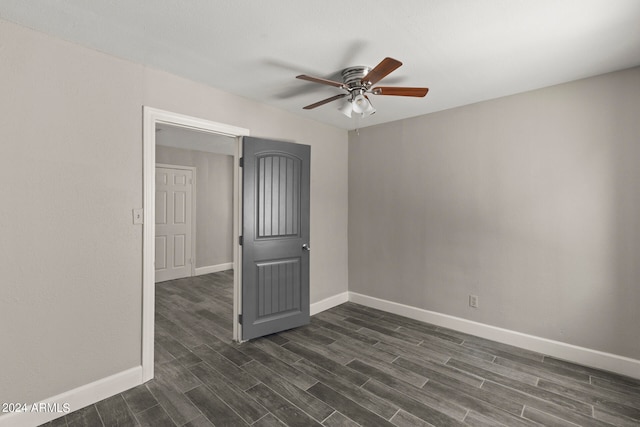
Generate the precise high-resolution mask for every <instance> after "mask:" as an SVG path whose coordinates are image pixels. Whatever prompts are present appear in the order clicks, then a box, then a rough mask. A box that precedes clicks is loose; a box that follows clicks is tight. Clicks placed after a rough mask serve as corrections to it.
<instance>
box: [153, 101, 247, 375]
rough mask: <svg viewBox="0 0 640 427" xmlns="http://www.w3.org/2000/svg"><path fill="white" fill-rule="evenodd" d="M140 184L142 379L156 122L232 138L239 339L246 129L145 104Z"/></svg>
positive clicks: (235, 334)
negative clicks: (241, 164) (242, 159)
mask: <svg viewBox="0 0 640 427" xmlns="http://www.w3.org/2000/svg"><path fill="white" fill-rule="evenodd" d="M142 111H143V113H142V116H143V128H142V131H143V132H142V185H143V208H144V224H143V226H142V227H143V228H142V229H143V232H142V381H143V382H146V381H149V380H151V379H152V378H153V371H154V366H153V352H154V348H153V345H154V344H153V341H154V340H153V338H154V322H155V269H154V267H153V263H154V251H155V245H154V237H155V170H156V150H155V148H156V130H155V129H156V124H159V123H164V124H168V125H172V126H180V127H183V128H187V129H193V130H197V131H201V132H210V133H217V134H221V135H226V136H230V137H233V138H236V150H235V154H234V161H233V162H234V180H233V210H234V212H233V238H234V241H235V242H236V244H235V245H234V248H235V249H234V251H233V265H234V275H233V339H234V340H236V341H240V337H241V336H242V331H241V330H240V327H241V326H240V324H239V323H238V315H239V313H240V304H241V301H240V296H241V292H240V284H241V283H242V277H241V274H242V272H241V269H240V268H239V266H240V265H241V256H242V252H241V248H240V246H239V245H238V244H237V243H238V238H239V236H240V232H241V230H240V227H241V226H242V222H241V218H240V215H241V214H242V209H241V205H240V203H241V197H240V189H241V188H242V181H241V179H242V174H241V169H240V167H239V158H240V157H241V156H242V144H241V143H240V138H241V137H243V136H249V135H250V132H249V129H245V128H241V127H237V126H231V125H227V124H224V123H218V122H213V121H210V120H205V119H200V118H196V117H191V116H186V115H184V114H179V113H173V112H170V111H164V110H159V109H157V108H152V107H148V106H143V108H142Z"/></svg>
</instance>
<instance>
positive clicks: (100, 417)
mask: <svg viewBox="0 0 640 427" xmlns="http://www.w3.org/2000/svg"><path fill="white" fill-rule="evenodd" d="M98 403H99V402H98ZM92 406H93V407H94V408H96V412H97V413H98V418H99V419H100V422H101V423H102V426H103V427H105V424H104V420H103V419H102V414H101V413H100V409H98V405H96V404H95V403H94V404H93V405H92Z"/></svg>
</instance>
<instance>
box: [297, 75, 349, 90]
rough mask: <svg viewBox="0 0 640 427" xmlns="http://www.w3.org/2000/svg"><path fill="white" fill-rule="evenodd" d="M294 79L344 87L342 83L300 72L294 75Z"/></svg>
mask: <svg viewBox="0 0 640 427" xmlns="http://www.w3.org/2000/svg"><path fill="white" fill-rule="evenodd" d="M296 79H300V80H307V81H310V82H314V83H320V84H323V85H329V86H335V87H339V88H343V87H345V86H344V84H342V83H339V82H334V81H333V80H327V79H322V78H320V77H313V76H307V75H306V74H300V75H299V76H296Z"/></svg>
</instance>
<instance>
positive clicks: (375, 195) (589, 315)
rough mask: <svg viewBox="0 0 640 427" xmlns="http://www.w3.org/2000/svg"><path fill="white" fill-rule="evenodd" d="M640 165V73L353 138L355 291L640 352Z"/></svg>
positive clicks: (616, 75) (351, 224) (396, 124)
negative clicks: (473, 298) (475, 303)
mask: <svg viewBox="0 0 640 427" xmlns="http://www.w3.org/2000/svg"><path fill="white" fill-rule="evenodd" d="M434 90H437V88H434ZM424 102H429V101H428V98H426V99H425V101H424ZM639 160H640V68H635V69H631V70H626V71H621V72H616V73H612V74H607V75H603V76H599V77H594V78H590V79H586V80H581V81H577V82H573V83H568V84H563V85H560V86H555V87H550V88H546V89H542V90H537V91H534V92H529V93H524V94H520V95H515V96H510V97H506V98H501V99H496V100H493V101H488V102H483V103H479V104H475V105H470V106H466V107H461V108H456V109H452V110H448V111H443V112H439V113H435V114H429V115H426V116H422V117H416V118H413V119H409V120H403V121H399V122H394V123H390V124H386V125H380V126H375V127H371V128H366V129H361V130H360V135H358V134H356V133H354V132H351V133H350V135H349V290H350V291H354V292H358V293H362V294H366V295H370V296H374V297H378V298H382V299H385V300H390V301H394V302H398V303H402V304H407V305H410V306H414V307H419V308H423V309H428V310H432V311H436V312H440V313H444V314H448V315H453V316H458V317H462V318H465V319H470V320H473V321H478V322H481V323H485V324H489V325H495V326H498V327H502V328H507V329H510V330H514V331H519V332H523V333H528V334H533V335H536V336H540V337H545V338H549V339H553V340H558V341H562V342H566V343H570V344H575V345H578V346H582V347H586V348H591V349H596V350H601V351H605V352H610V353H614V354H618V355H622V356H628V357H631V358H635V359H640V339H638V338H639V335H638V325H640V317H639V316H640V314H639V313H640V310H638V307H640V286H639V284H640V261H639V260H640V167H639V166H638V161H639ZM469 294H475V295H478V296H479V297H480V308H478V309H472V308H469V307H468V295H469Z"/></svg>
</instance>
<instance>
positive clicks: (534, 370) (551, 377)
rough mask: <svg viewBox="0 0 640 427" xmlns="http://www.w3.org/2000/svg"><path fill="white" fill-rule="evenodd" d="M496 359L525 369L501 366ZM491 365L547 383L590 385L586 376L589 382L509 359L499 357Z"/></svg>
mask: <svg viewBox="0 0 640 427" xmlns="http://www.w3.org/2000/svg"><path fill="white" fill-rule="evenodd" d="M498 359H501V360H504V361H507V362H511V363H515V364H516V365H520V366H523V367H524V368H525V369H522V370H520V369H518V368H512V367H510V366H507V365H502V364H500V363H496V362H497V361H498ZM493 363H495V364H497V365H500V366H504V367H505V368H510V369H514V370H516V371H521V372H524V373H526V374H529V375H532V376H534V377H539V378H542V379H545V380H547V381H552V382H558V381H563V382H567V383H569V385H570V384H571V382H572V381H573V382H576V383H578V384H583V385H584V384H590V381H591V380H590V378H591V377H590V376H588V378H589V379H588V381H589V382H587V381H584V380H580V379H578V378H574V377H570V376H566V375H562V374H559V373H557V372H553V371H549V370H547V369H546V368H543V367H540V366H535V365H534V366H530V365H528V364H526V363H522V362H519V361H515V360H510V359H507V358H504V357H501V356H498V357H497V358H496V361H494V362H493ZM540 371H542V372H540ZM541 373H542V374H546V375H540V374H541ZM591 385H593V386H594V387H597V385H594V384H591Z"/></svg>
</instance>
